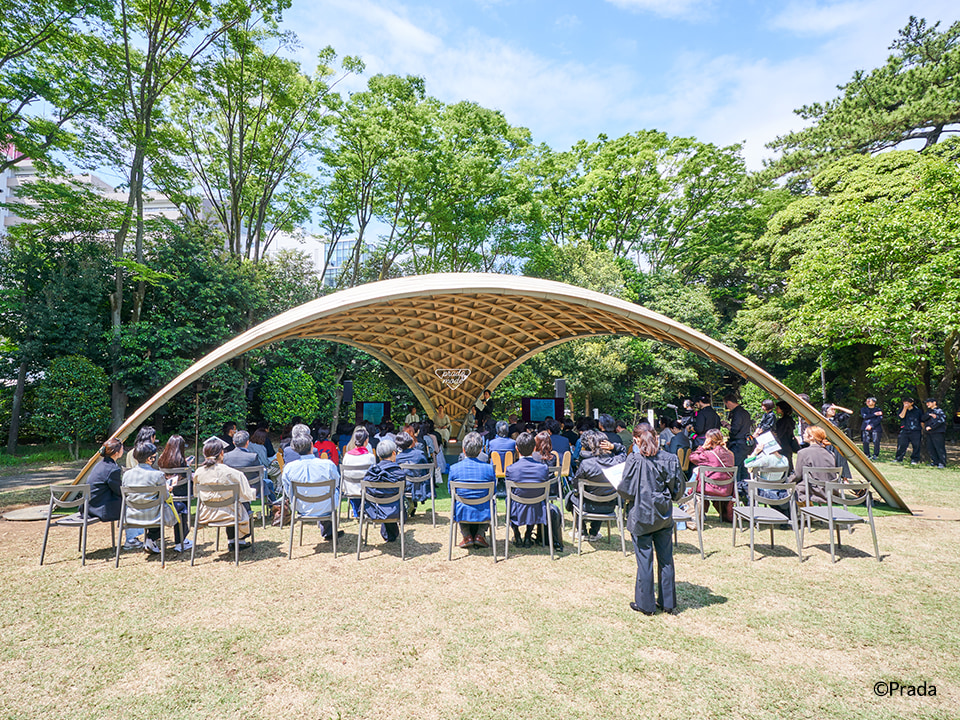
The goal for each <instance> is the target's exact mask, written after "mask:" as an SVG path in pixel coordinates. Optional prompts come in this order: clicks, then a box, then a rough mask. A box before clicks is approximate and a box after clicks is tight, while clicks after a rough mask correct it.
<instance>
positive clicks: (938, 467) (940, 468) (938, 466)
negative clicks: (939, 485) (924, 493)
mask: <svg viewBox="0 0 960 720" xmlns="http://www.w3.org/2000/svg"><path fill="white" fill-rule="evenodd" d="M945 467H946V466H945V465H937V469H938V470H943V469H944V468H945Z"/></svg>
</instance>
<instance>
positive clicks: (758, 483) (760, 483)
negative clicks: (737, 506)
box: [746, 480, 797, 506]
mask: <svg viewBox="0 0 960 720" xmlns="http://www.w3.org/2000/svg"><path fill="white" fill-rule="evenodd" d="M746 482H747V493H748V495H749V497H750V505H751V506H756V505H757V504H760V505H770V506H779V505H789V504H790V503H791V502H792V500H793V496H794V494H795V493H796V492H797V484H796V483H792V482H787V483H785V482H767V481H766V480H747V481H746ZM757 490H786V491H787V494H786V496H785V497H782V498H768V497H763V496H762V495H758V494H757Z"/></svg>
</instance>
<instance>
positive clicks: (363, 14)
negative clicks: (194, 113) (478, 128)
mask: <svg viewBox="0 0 960 720" xmlns="http://www.w3.org/2000/svg"><path fill="white" fill-rule="evenodd" d="M293 2H294V5H293V7H292V8H291V9H290V10H289V11H288V12H287V14H286V17H285V23H284V24H285V26H286V27H288V28H289V29H292V30H294V31H295V32H296V33H297V35H298V36H299V37H300V40H301V42H302V44H303V48H302V53H301V58H300V59H301V60H302V61H303V63H304V69H305V70H306V69H311V70H312V68H313V64H312V58H313V57H315V54H316V52H317V51H319V50H320V49H321V48H322V47H324V46H326V45H332V46H333V47H334V48H335V49H336V50H337V52H338V53H339V54H341V55H359V56H360V57H362V58H363V60H364V62H365V63H366V66H367V71H366V75H367V76H368V75H372V74H375V73H396V74H401V75H406V74H413V75H419V76H422V77H423V78H425V80H426V84H427V92H428V93H429V94H431V95H433V96H434V97H437V98H438V99H440V100H442V101H444V102H448V103H451V102H457V101H459V100H471V101H474V102H477V103H480V104H481V105H483V106H485V107H489V108H494V109H497V110H500V111H502V112H503V113H504V115H505V116H506V118H507V119H508V121H509V122H511V123H512V124H514V125H522V126H525V127H528V128H530V130H531V131H532V133H533V137H534V140H535V141H536V142H545V143H547V144H548V145H550V146H551V147H553V148H554V149H557V150H560V149H566V148H567V147H569V146H570V145H571V144H572V143H574V142H576V141H577V140H580V139H593V138H595V137H596V136H597V135H598V134H600V133H606V134H607V135H610V136H614V137H615V136H620V135H624V134H626V133H629V132H634V131H636V130H642V129H658V130H663V131H665V132H667V133H669V134H670V135H685V136H694V137H696V138H698V139H700V140H704V141H708V142H713V143H717V144H720V145H726V144H730V143H734V142H741V141H744V142H745V148H744V157H745V158H746V159H747V163H748V165H749V166H750V167H752V168H759V167H760V165H761V162H762V160H763V158H766V157H770V151H769V150H767V149H766V148H765V147H764V144H765V143H767V142H769V141H770V140H772V139H774V138H775V137H776V136H777V135H780V134H783V133H785V132H788V131H790V130H793V129H798V128H800V127H802V124H803V121H802V120H801V119H800V118H799V117H797V116H796V115H794V114H793V110H794V109H795V108H798V107H800V106H801V105H804V104H806V103H811V102H817V101H825V100H828V99H830V98H832V97H834V96H835V95H836V94H837V91H836V86H837V85H838V84H840V83H843V82H846V81H847V80H848V79H849V78H850V76H851V75H852V74H853V72H854V71H856V70H858V69H868V70H869V69H872V68H874V67H877V66H878V65H880V64H882V63H883V61H884V60H885V59H886V57H887V55H888V54H889V50H888V47H889V45H890V43H891V42H892V41H893V40H894V39H895V37H896V34H897V30H898V29H900V28H902V27H903V26H904V25H906V23H907V19H908V17H909V16H910V15H911V14H914V15H917V16H919V17H925V18H927V20H928V21H929V22H933V21H935V20H941V21H942V23H941V27H946V26H949V25H950V24H951V23H952V22H954V21H956V20H958V19H960V3H957V2H956V0H953V1H952V2H948V1H945V0H916V1H915V2H911V3H906V2H903V0H871V1H856V0H841V1H838V2H829V1H827V0H790V1H788V2H759V1H753V0H741V1H740V2H733V1H729V2H725V1H723V0H582V1H581V2H573V1H572V0H553V1H548V0H450V1H449V2H441V1H439V0H421V1H410V2H397V1H389V2H388V1H386V0H293ZM363 82H365V81H364V80H363V79H351V80H350V81H349V82H348V83H347V84H346V85H345V86H344V88H345V89H348V90H349V89H358V88H359V87H362V84H363Z"/></svg>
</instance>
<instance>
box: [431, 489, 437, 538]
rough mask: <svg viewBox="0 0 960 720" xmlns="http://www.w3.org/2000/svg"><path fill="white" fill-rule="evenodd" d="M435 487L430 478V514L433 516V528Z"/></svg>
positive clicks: (435, 520)
mask: <svg viewBox="0 0 960 720" xmlns="http://www.w3.org/2000/svg"><path fill="white" fill-rule="evenodd" d="M436 488H437V485H436V483H434V482H433V478H430V512H431V514H432V516H433V526H434V527H436V526H437V493H436Z"/></svg>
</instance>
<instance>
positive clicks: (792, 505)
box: [733, 480, 803, 562]
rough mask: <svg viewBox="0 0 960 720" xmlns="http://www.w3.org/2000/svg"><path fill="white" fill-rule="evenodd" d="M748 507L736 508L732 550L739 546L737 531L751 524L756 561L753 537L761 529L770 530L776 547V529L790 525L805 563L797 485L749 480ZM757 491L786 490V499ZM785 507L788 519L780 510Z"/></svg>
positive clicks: (739, 506) (751, 554)
mask: <svg viewBox="0 0 960 720" xmlns="http://www.w3.org/2000/svg"><path fill="white" fill-rule="evenodd" d="M746 482H747V494H748V497H749V504H748V505H736V506H734V508H733V546H734V547H736V546H737V529H738V528H739V527H740V523H741V522H747V523H749V524H750V560H751V562H752V561H753V559H754V552H753V533H754V530H755V529H756V528H757V527H758V526H760V525H769V526H770V547H773V526H774V525H789V526H790V527H791V528H793V534H794V535H795V537H796V540H797V558H798V559H799V560H800V562H803V553H802V552H801V545H800V529H799V527H798V520H797V494H796V493H797V485H796V483H784V482H767V481H765V480H747V481H746ZM758 490H785V491H786V492H787V496H786V497H783V498H778V499H774V498H767V497H763V496H762V495H759V494H758V493H757V491H758ZM784 505H786V506H787V508H789V510H790V513H789V517H788V516H787V515H785V514H784V513H782V512H780V510H778V509H777V508H781V507H783V506H784Z"/></svg>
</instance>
